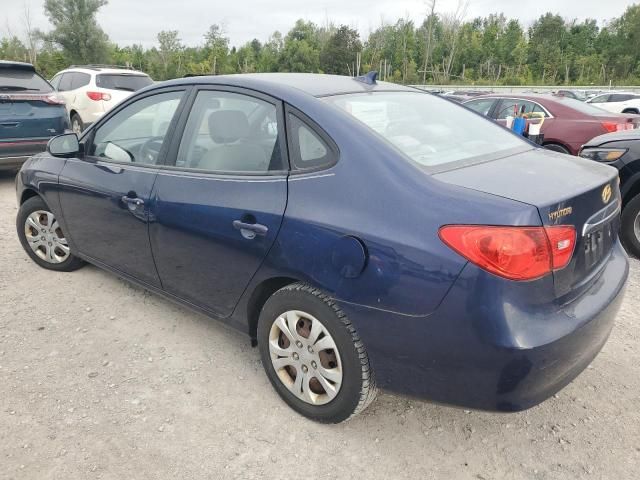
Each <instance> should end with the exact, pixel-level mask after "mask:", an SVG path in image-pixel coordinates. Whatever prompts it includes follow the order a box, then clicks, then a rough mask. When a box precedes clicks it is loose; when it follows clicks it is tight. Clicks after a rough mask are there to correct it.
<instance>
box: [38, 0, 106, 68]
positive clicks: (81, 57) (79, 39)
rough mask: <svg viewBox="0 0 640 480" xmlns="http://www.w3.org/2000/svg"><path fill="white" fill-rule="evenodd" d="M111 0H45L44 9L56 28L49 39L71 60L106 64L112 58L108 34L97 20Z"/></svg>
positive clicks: (46, 39)
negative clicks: (110, 56)
mask: <svg viewBox="0 0 640 480" xmlns="http://www.w3.org/2000/svg"><path fill="white" fill-rule="evenodd" d="M106 4H107V0H45V2H44V12H45V15H46V16H47V18H48V19H49V21H50V22H51V24H52V25H53V30H52V31H51V32H49V33H47V34H45V35H44V39H45V41H48V42H51V43H53V44H55V45H58V46H59V47H60V48H62V51H63V53H64V56H65V57H66V58H67V59H68V60H69V62H71V63H104V62H106V61H107V59H108V54H109V46H108V37H107V35H106V34H105V33H104V32H103V31H102V29H101V28H100V26H99V25H98V22H97V20H96V14H97V13H98V10H100V8H101V7H103V6H105V5H106Z"/></svg>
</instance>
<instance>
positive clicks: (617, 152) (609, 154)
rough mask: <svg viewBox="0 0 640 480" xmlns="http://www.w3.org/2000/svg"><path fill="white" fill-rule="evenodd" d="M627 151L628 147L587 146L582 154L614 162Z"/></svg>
mask: <svg viewBox="0 0 640 480" xmlns="http://www.w3.org/2000/svg"><path fill="white" fill-rule="evenodd" d="M625 153H627V149H626V148H585V149H584V150H582V151H581V152H580V156H581V157H584V158H588V159H590V160H595V161H596V162H614V161H616V160H618V159H619V158H620V157H621V156H623V155H624V154H625Z"/></svg>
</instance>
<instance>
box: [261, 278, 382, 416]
mask: <svg viewBox="0 0 640 480" xmlns="http://www.w3.org/2000/svg"><path fill="white" fill-rule="evenodd" d="M257 333H258V345H259V348H260V356H261V358H262V364H263V366H264V369H265V371H266V373H267V376H268V377H269V380H270V381H271V384H272V385H273V387H274V388H275V389H276V391H277V392H278V394H279V395H280V397H282V399H283V400H284V401H285V402H286V403H287V404H288V405H289V406H290V407H291V408H293V409H294V410H296V411H297V412H298V413H301V414H302V415H304V416H306V417H307V418H310V419H312V420H315V421H318V422H322V423H338V422H342V421H343V420H346V419H348V418H350V417H352V416H353V415H356V414H358V413H360V412H361V411H363V410H364V409H365V408H366V407H367V406H368V405H369V404H370V403H371V401H373V399H374V397H375V394H376V388H375V382H374V379H373V372H372V370H371V366H370V365H369V357H368V356H367V352H366V350H365V347H364V345H363V344H362V342H361V341H360V338H359V337H358V334H357V332H356V331H355V328H354V327H353V325H352V324H351V322H350V321H349V319H348V318H347V317H346V315H345V314H344V312H342V311H341V310H340V309H339V308H338V306H337V305H335V304H334V303H333V302H332V301H331V300H330V299H329V298H328V297H327V296H326V295H324V294H323V293H322V292H320V291H319V290H317V289H315V288H313V287H311V286H309V285H306V284H303V283H295V284H292V285H288V286H286V287H284V288H282V289H280V290H278V291H277V292H276V293H274V294H273V295H272V296H271V298H269V300H267V302H266V303H265V305H264V307H263V308H262V311H261V313H260V318H259V321H258V332H257Z"/></svg>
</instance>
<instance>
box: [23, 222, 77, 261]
mask: <svg viewBox="0 0 640 480" xmlns="http://www.w3.org/2000/svg"><path fill="white" fill-rule="evenodd" d="M24 235H25V237H26V238H27V243H28V244H29V246H30V247H31V250H33V253H35V254H36V255H37V256H38V257H40V258H41V259H42V260H44V261H45V262H49V263H62V262H64V261H65V260H66V259H67V258H68V257H69V253H70V251H69V244H68V243H67V239H66V238H64V235H63V234H62V230H61V229H60V225H59V224H58V221H57V220H56V217H55V216H54V215H53V213H51V212H47V211H45V210H37V211H35V212H33V213H32V214H31V215H29V216H28V217H27V220H26V221H25V222H24Z"/></svg>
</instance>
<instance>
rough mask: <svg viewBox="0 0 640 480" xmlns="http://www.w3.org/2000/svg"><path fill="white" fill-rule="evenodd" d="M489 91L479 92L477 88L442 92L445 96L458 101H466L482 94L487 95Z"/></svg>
mask: <svg viewBox="0 0 640 480" xmlns="http://www.w3.org/2000/svg"><path fill="white" fill-rule="evenodd" d="M486 93H487V92H479V91H476V90H452V91H450V92H445V93H443V94H442V96H443V97H446V98H449V99H451V100H455V101H456V102H460V103H462V102H464V101H465V100H470V99H472V98H475V97H478V96H480V95H485V94H486Z"/></svg>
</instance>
